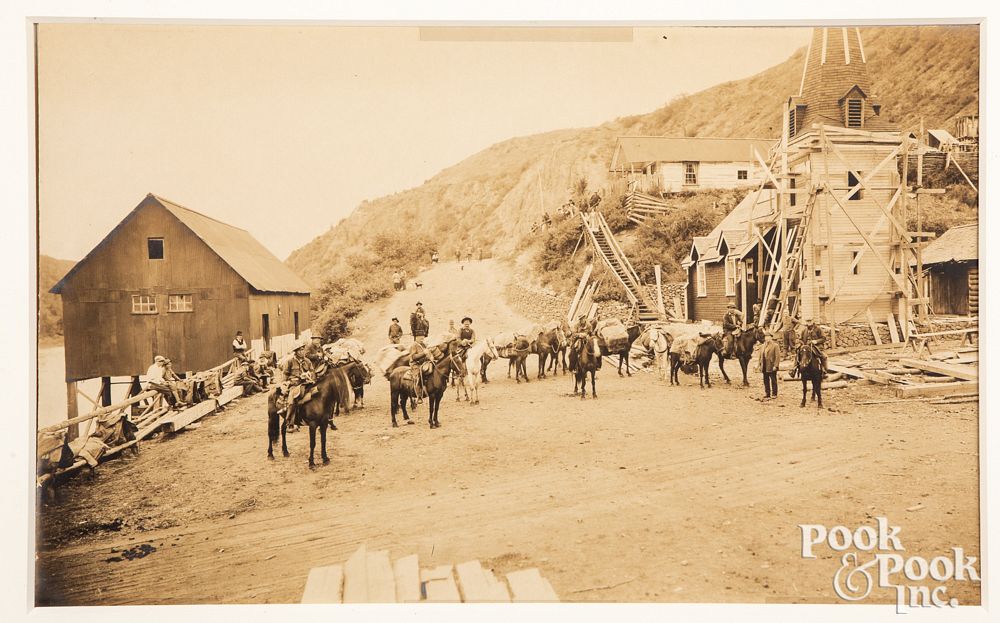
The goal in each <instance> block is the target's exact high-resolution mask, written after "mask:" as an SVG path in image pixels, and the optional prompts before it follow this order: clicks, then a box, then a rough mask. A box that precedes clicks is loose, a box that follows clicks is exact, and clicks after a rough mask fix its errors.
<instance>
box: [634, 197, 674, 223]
mask: <svg viewBox="0 0 1000 623" xmlns="http://www.w3.org/2000/svg"><path fill="white" fill-rule="evenodd" d="M675 209H676V206H670V205H667V203H666V202H665V201H664V200H663V199H661V198H659V197H654V196H653V195H647V194H646V193H642V192H638V191H633V192H631V193H629V194H628V195H626V197H625V214H626V216H627V217H628V219H629V220H630V221H632V222H633V223H635V224H636V225H642V224H643V223H644V222H646V219H647V218H651V217H656V216H660V215H663V214H671V213H672V212H673V211H674V210H675Z"/></svg>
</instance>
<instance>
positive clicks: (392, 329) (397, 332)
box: [389, 317, 403, 344]
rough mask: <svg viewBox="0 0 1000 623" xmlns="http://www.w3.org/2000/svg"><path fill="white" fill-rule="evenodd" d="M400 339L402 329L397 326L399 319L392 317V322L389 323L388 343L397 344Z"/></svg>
mask: <svg viewBox="0 0 1000 623" xmlns="http://www.w3.org/2000/svg"><path fill="white" fill-rule="evenodd" d="M402 337H403V327H401V326H399V318H395V317H393V319H392V322H390V323H389V341H390V342H391V343H393V344H399V340H400V339H402Z"/></svg>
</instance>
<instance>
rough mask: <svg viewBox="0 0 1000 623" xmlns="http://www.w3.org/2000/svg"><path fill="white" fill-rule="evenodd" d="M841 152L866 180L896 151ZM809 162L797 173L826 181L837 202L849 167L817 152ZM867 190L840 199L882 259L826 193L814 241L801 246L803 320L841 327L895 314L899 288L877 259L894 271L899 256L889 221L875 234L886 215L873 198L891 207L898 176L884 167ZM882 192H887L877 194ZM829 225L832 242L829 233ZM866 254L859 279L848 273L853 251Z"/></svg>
mask: <svg viewBox="0 0 1000 623" xmlns="http://www.w3.org/2000/svg"><path fill="white" fill-rule="evenodd" d="M838 147H839V149H840V151H841V153H843V155H844V158H845V159H846V160H847V161H848V162H850V163H851V165H852V166H853V167H854V168H855V170H857V171H859V172H860V173H861V175H862V176H865V175H867V174H868V172H870V171H872V170H874V169H875V167H876V166H877V165H878V163H879V162H881V161H882V160H883V159H884V158H885V157H886V156H888V155H889V153H890V152H891V151H892V146H888V145H872V144H860V145H839V146H838ZM807 162H808V165H802V166H800V167H799V168H798V169H797V172H801V173H804V174H805V175H809V173H808V172H809V171H811V172H812V176H813V177H812V180H811V183H812V184H813V185H819V184H821V183H822V182H823V181H824V178H825V179H826V180H828V181H829V183H830V184H831V186H832V187H833V191H834V192H835V193H837V196H838V197H841V196H842V195H843V194H844V192H845V191H846V190H847V188H849V186H848V184H847V167H846V166H845V165H844V163H842V162H841V161H840V159H838V158H836V157H833V156H828V157H827V159H826V162H825V163H824V159H823V155H822V153H817V154H813V155H812V156H811V157H810V158H809V160H808V161H807ZM825 167H829V175H828V176H825V175H824V172H825ZM868 185H869V186H871V187H873V188H875V190H871V191H868V190H865V191H864V192H863V193H862V198H861V199H859V200H854V201H852V200H847V199H841V203H843V204H844V206H845V207H846V208H847V210H848V211H849V213H850V215H851V218H852V219H853V220H854V222H855V223H857V225H858V226H859V227H860V228H861V229H862V230H864V232H865V234H866V235H868V236H869V238H870V239H871V241H872V242H873V244H874V246H875V247H876V250H877V254H878V255H876V252H875V251H873V250H872V249H871V248H868V246H867V245H866V244H865V242H864V240H863V239H862V237H861V235H860V234H859V233H858V230H857V229H856V228H855V227H854V225H852V224H851V221H850V219H848V217H847V216H846V215H845V214H844V212H843V210H841V208H840V207H839V206H838V205H837V203H836V201H835V200H834V199H833V198H832V197H830V196H829V194H828V193H820V194H818V195H816V203H815V206H814V208H813V212H812V220H811V236H810V237H809V238H808V239H807V241H806V243H805V244H804V245H803V252H804V255H803V257H804V258H805V263H804V268H805V271H806V274H807V275H809V276H810V277H811V278H805V279H803V280H802V307H801V310H802V316H803V318H806V317H813V318H817V319H822V320H824V321H826V322H838V323H840V322H847V321H850V320H857V319H858V318H860V317H863V316H864V313H865V310H866V309H871V312H872V315H873V316H874V317H875V318H885V317H886V314H888V313H889V312H890V311H892V312H895V311H896V309H895V306H894V301H895V295H894V293H893V292H894V290H895V289H896V286H895V284H894V282H893V279H892V277H890V276H889V274H888V273H887V272H886V270H885V269H884V268H883V267H882V262H880V261H879V259H878V258H879V257H881V258H882V260H883V261H884V262H885V263H886V264H887V265H889V266H892V267H893V268H895V267H896V266H897V265H898V264H899V259H898V253H897V252H896V250H895V247H894V246H893V242H894V241H893V240H892V237H891V223H890V222H889V220H888V219H885V221H884V222H883V224H882V226H881V227H879V228H878V229H877V230H876V229H875V226H876V224H877V223H878V222H879V220H880V218H881V217H882V211H881V209H879V207H878V205H876V203H875V202H874V201H873V199H874V198H877V199H878V201H879V202H880V203H881V204H882V205H883V206H886V205H888V203H889V200H890V199H891V198H892V194H893V191H892V190H888V188H890V187H892V188H895V187H897V186H898V185H899V175H898V174H897V173H896V171H895V169H894V168H893V167H891V166H886V167H883V168H882V169H881V170H880V171H879V173H878V174H876V175H875V176H874V177H873V178H872V179H871V180H870V182H869V184H868ZM880 188H881V189H886V190H879V189H880ZM894 211H896V210H894ZM828 225H829V232H830V234H831V235H832V237H830V236H828V234H827V232H828ZM873 232H874V233H873ZM862 251H864V255H863V256H862V258H861V261H860V263H859V265H858V270H857V274H853V272H848V268H850V265H851V263H852V261H853V259H854V255H853V254H854V252H862ZM831 254H832V255H831ZM831 260H832V262H831ZM831 263H832V266H831ZM845 279H846V282H845V283H844V286H843V288H842V289H840V292H839V294H838V295H837V297H836V300H835V301H833V302H832V304H826V303H824V301H823V300H821V298H820V296H821V295H826V296H829V295H831V294H833V292H835V291H836V290H837V289H838V288H840V284H841V282H844V280H845Z"/></svg>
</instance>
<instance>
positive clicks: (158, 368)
mask: <svg viewBox="0 0 1000 623" xmlns="http://www.w3.org/2000/svg"><path fill="white" fill-rule="evenodd" d="M166 360H167V359H166V357H163V356H162V355H157V356H156V357H153V364H152V365H151V366H149V368H148V369H147V370H146V389H147V390H153V391H157V392H159V393H160V394H162V395H163V398H164V399H165V400H166V401H167V404H169V405H170V406H171V407H174V406H177V405H178V404H180V402H181V399H180V396H178V395H177V390H176V389H175V388H174V387H173V386H172V385H171V384H170V383H168V382H167V381H166V379H164V374H165V371H166V367H165V366H164V363H163V362H164V361H166Z"/></svg>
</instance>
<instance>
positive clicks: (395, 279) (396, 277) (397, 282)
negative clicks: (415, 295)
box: [392, 270, 403, 292]
mask: <svg viewBox="0 0 1000 623" xmlns="http://www.w3.org/2000/svg"><path fill="white" fill-rule="evenodd" d="M392 289H393V290H395V291H396V292H399V291H400V290H402V289H403V275H402V274H401V273H400V272H399V271H398V270H397V271H393V273H392Z"/></svg>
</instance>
